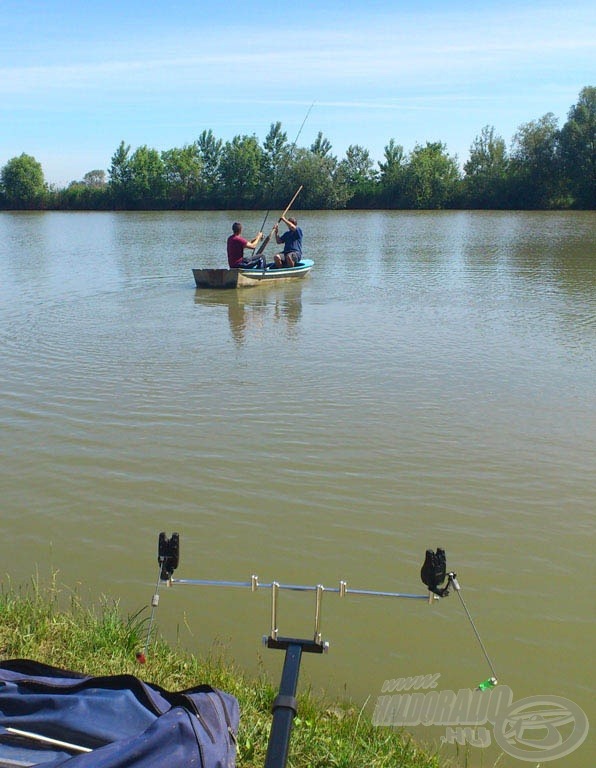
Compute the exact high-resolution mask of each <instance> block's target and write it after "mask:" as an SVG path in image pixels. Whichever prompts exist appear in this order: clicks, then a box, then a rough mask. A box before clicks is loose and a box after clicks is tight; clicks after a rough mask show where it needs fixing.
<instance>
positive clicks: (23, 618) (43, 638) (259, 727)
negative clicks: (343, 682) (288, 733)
mask: <svg viewBox="0 0 596 768" xmlns="http://www.w3.org/2000/svg"><path fill="white" fill-rule="evenodd" d="M147 619H148V615H147V613H146V612H145V611H144V610H143V611H142V612H140V613H138V614H136V615H128V616H124V615H122V613H121V611H120V609H119V607H118V604H117V603H115V602H113V601H109V600H105V599H104V600H101V601H100V603H99V604H98V605H97V606H93V607H91V608H89V607H85V606H84V605H83V604H82V602H81V600H80V599H79V597H78V596H77V594H76V593H75V594H73V593H70V592H69V591H68V590H67V589H66V588H59V587H58V585H57V583H56V581H55V580H54V581H53V582H52V583H50V584H48V585H44V586H40V584H39V583H38V581H37V580H33V581H32V582H31V584H29V585H27V586H25V587H20V588H14V587H12V586H11V585H10V584H8V585H7V584H3V586H2V589H1V591H0V659H14V658H28V659H34V660H36V661H41V662H43V663H45V664H52V665H54V666H57V667H62V668H65V669H72V670H76V671H78V672H83V673H85V674H89V675H111V674H133V675H136V676H137V677H142V678H143V679H144V680H147V681H148V682H152V683H156V684H158V685H160V686H162V687H164V688H167V689H169V690H176V689H182V688H189V687H191V686H194V685H197V684H200V683H209V684H210V685H213V686H215V687H218V688H221V689H223V690H225V691H228V692H229V693H231V694H233V695H234V696H236V697H237V699H238V701H239V703H240V712H241V721H240V731H239V734H238V766H239V767H242V768H253V767H254V768H261V766H263V764H264V761H265V753H266V750H267V738H268V732H269V728H270V724H271V714H270V713H271V704H272V702H273V699H274V698H275V695H276V694H277V685H276V682H273V681H271V680H269V679H266V678H265V677H263V678H261V679H256V680H255V679H249V678H247V677H246V675H244V674H243V673H242V671H241V670H239V669H237V668H235V667H234V665H233V663H231V662H230V660H229V659H227V658H226V657H225V652H221V653H218V652H213V653H212V654H210V656H209V657H208V658H197V657H195V656H193V655H190V654H188V653H185V652H182V651H180V650H179V649H174V648H172V647H170V646H169V645H168V644H167V643H165V641H163V640H161V639H159V638H157V639H155V638H154V639H153V642H152V645H151V653H150V654H149V658H148V660H147V663H146V664H145V665H144V666H140V665H139V664H138V663H137V662H136V660H135V653H136V651H138V650H139V649H141V648H142V647H143V645H144V642H145V633H146V631H147ZM289 765H291V766H292V768H360V767H361V768H381V767H383V768H389V766H390V767H391V768H396V767H397V766H400V768H438V766H439V760H438V758H437V757H436V756H432V755H429V754H427V753H425V752H424V751H422V750H421V749H420V748H418V746H417V745H416V744H415V743H414V742H413V741H412V740H411V739H410V738H409V737H408V736H407V735H400V734H397V733H395V732H394V731H393V730H389V729H384V728H375V727H373V726H372V724H371V723H370V721H369V720H368V719H367V718H366V717H365V716H364V715H363V714H362V712H359V711H357V710H356V709H354V708H353V707H351V706H349V705H343V704H342V703H338V702H325V701H322V700H320V699H318V698H316V697H314V696H313V695H311V694H310V693H308V692H307V693H302V694H301V695H299V710H298V716H297V717H296V719H295V721H294V730H293V733H292V741H291V746H290V757H289Z"/></svg>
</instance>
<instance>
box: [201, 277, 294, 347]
mask: <svg viewBox="0 0 596 768" xmlns="http://www.w3.org/2000/svg"><path fill="white" fill-rule="evenodd" d="M301 289H302V285H296V286H290V285H282V286H276V287H274V286H258V287H256V288H246V289H244V290H221V291H215V290H208V289H200V288H198V289H197V290H196V293H195V304H197V305H199V306H211V307H213V306H221V307H226V308H227V311H228V322H229V324H230V333H231V335H232V338H233V339H234V341H235V342H236V343H237V344H239V345H242V344H244V343H245V342H246V339H247V337H252V338H257V339H258V338H260V337H262V335H263V331H264V329H265V328H266V326H267V325H268V324H270V323H278V324H279V323H280V324H282V325H283V331H284V332H285V333H287V334H288V336H295V335H296V334H297V333H298V332H299V322H300V317H301V315H302V298H301Z"/></svg>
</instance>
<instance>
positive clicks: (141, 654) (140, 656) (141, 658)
mask: <svg viewBox="0 0 596 768" xmlns="http://www.w3.org/2000/svg"><path fill="white" fill-rule="evenodd" d="M161 568H162V563H161V561H160V562H159V570H158V572H157V583H156V585H155V592H154V593H153V598H152V599H151V613H150V615H149V624H148V626H147V637H146V639H145V647H144V648H143V650H142V651H138V653H137V654H136V659H137V661H138V662H139V664H144V663H145V662H146V661H147V653H148V651H149V640H150V638H151V630H152V628H153V620H154V618H155V611H156V609H157V606H158V605H159V585H160V584H161V581H162V579H161Z"/></svg>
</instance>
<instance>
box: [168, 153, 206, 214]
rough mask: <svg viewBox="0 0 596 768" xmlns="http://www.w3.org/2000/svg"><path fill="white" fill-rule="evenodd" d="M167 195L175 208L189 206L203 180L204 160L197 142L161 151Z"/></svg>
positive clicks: (198, 191)
mask: <svg viewBox="0 0 596 768" xmlns="http://www.w3.org/2000/svg"><path fill="white" fill-rule="evenodd" d="M161 159H162V161H163V167H164V180H165V185H166V188H167V196H168V200H169V201H170V203H171V204H172V205H173V206H174V207H175V208H180V207H182V208H188V207H189V205H190V203H191V201H192V200H193V199H195V198H196V197H197V196H198V195H199V193H200V191H201V185H202V182H203V162H202V160H201V156H200V153H199V148H198V146H197V144H196V143H195V144H191V145H190V146H188V145H186V146H184V147H182V148H181V149H177V148H175V149H168V150H166V151H165V152H162V153H161Z"/></svg>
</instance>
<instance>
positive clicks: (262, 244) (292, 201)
mask: <svg viewBox="0 0 596 768" xmlns="http://www.w3.org/2000/svg"><path fill="white" fill-rule="evenodd" d="M300 192H302V184H301V185H300V186H299V187H298V189H297V190H296V194H295V195H294V197H293V198H292V199H291V200H290V202H289V203H288V207H287V208H286V210H285V211H284V212H283V213H282V215H281V216H280V217H279V219H278V220H277V222H276V224H274V225H273V227H272V228H271V232H269V234H268V235H267V237H266V238H265V239H264V240H263V242H262V243H261V245H260V247H259V250H258V251H257V253H256V255H257V256H260V255H261V254H262V253H263V251H264V250H265V248H266V247H267V245H268V244H269V241H270V240H271V235H272V234H273V233H274V232H275V227H276V225H277V224H279V222H280V221H281V220H282V219H283V218H284V216H285V215H286V213H287V212H288V211H289V210H290V208H291V207H292V205H293V204H294V200H296V198H297V197H298V195H299V194H300Z"/></svg>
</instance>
